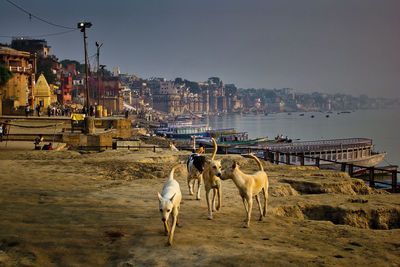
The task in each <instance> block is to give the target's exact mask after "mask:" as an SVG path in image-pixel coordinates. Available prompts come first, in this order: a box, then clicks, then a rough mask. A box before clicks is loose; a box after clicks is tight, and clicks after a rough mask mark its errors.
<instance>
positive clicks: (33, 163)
mask: <svg viewBox="0 0 400 267" xmlns="http://www.w3.org/2000/svg"><path fill="white" fill-rule="evenodd" d="M187 155H188V153H186V152H179V153H172V152H170V151H164V152H157V153H153V152H133V151H105V152H101V153H85V154H80V153H78V152H76V151H60V152H56V151H21V150H19V151H17V150H7V151H5V150H0V168H1V170H2V171H1V174H0V217H1V219H0V266H144V265H146V266H149V265H151V266H165V265H173V266H178V265H180V266H209V265H211V266H219V265H225V266H243V265H247V266H260V265H277V266H288V265H289V266H290V265H292V266H298V265H309V266H332V265H340V266H348V265H357V266H362V265H369V266H398V265H400V239H399V236H400V230H399V228H400V197H399V196H398V195H391V194H385V193H382V192H379V191H373V190H371V189H369V188H368V187H366V186H365V185H364V184H363V182H361V181H360V180H356V179H351V178H348V176H347V175H346V174H344V173H336V172H330V171H324V170H318V169H316V168H314V167H295V166H273V165H270V164H268V163H265V162H264V166H265V169H266V170H267V173H268V174H269V177H270V187H271V188H270V198H269V201H268V202H269V206H268V216H267V218H266V219H265V220H264V221H263V222H258V221H257V218H258V213H257V212H258V211H257V209H256V207H254V210H253V216H252V224H251V228H250V229H245V228H242V226H243V219H244V218H245V213H244V209H243V205H242V202H241V199H240V197H239V195H238V193H237V189H236V187H235V186H234V184H233V183H232V181H224V182H223V198H222V201H223V203H222V210H221V211H220V212H217V213H215V216H214V220H211V221H210V220H207V210H206V202H205V199H204V190H202V199H201V200H200V201H196V200H194V198H193V197H192V196H189V195H188V192H187V186H186V181H185V180H186V179H185V177H186V170H185V168H184V167H182V168H180V169H179V170H178V171H177V173H176V175H175V177H176V179H177V180H178V181H179V183H180V185H181V189H182V192H183V200H182V207H181V221H182V225H183V227H182V228H177V230H176V234H175V243H174V246H173V247H167V246H166V245H165V244H166V240H167V238H166V237H165V236H164V235H163V227H162V223H161V220H160V217H159V211H158V201H157V192H158V191H161V190H162V186H163V183H164V182H165V180H166V177H167V174H168V172H169V170H170V167H171V166H172V165H173V164H174V163H175V162H176V161H178V160H184V159H186V157H187ZM217 158H220V159H223V164H224V165H229V164H230V163H231V162H232V160H234V159H236V160H238V161H239V162H240V163H241V165H242V166H243V168H242V169H243V170H244V171H247V172H251V171H254V170H255V169H256V166H255V164H254V162H253V161H252V160H250V159H245V158H240V156H229V157H226V156H218V155H217Z"/></svg>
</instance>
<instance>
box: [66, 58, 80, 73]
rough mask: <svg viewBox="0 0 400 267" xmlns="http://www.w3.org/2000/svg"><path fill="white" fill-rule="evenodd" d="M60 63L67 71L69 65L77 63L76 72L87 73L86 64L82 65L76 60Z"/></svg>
mask: <svg viewBox="0 0 400 267" xmlns="http://www.w3.org/2000/svg"><path fill="white" fill-rule="evenodd" d="M60 63H61V65H62V66H63V68H64V69H66V68H67V66H68V65H69V64H72V63H75V68H76V70H77V71H78V72H80V73H85V64H81V63H79V62H78V61H76V60H72V59H64V60H61V61H60Z"/></svg>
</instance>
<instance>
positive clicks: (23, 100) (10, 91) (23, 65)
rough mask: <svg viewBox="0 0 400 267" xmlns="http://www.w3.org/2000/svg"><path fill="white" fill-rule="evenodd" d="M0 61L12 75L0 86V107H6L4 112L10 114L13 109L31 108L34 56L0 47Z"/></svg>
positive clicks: (34, 68) (33, 83)
mask: <svg viewBox="0 0 400 267" xmlns="http://www.w3.org/2000/svg"><path fill="white" fill-rule="evenodd" d="M0 63H1V64H3V65H4V66H6V67H7V68H8V69H9V70H10V71H11V73H12V75H13V76H12V78H11V79H10V80H9V81H8V82H7V83H6V84H4V85H3V86H1V87H0V93H1V101H2V102H4V103H3V105H2V107H3V109H4V108H5V107H7V108H6V109H7V111H5V113H4V114H7V113H11V114H12V113H13V111H15V112H17V110H20V109H24V108H25V107H26V106H30V107H31V108H33V103H34V94H33V88H34V87H35V72H36V58H35V57H34V56H31V54H30V53H29V52H23V51H17V50H15V49H12V48H9V47H0ZM5 102H7V103H5ZM17 113H20V112H17Z"/></svg>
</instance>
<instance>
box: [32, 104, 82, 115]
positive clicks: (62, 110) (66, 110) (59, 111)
mask: <svg viewBox="0 0 400 267" xmlns="http://www.w3.org/2000/svg"><path fill="white" fill-rule="evenodd" d="M42 111H43V107H42V106H40V105H36V107H35V109H31V107H30V106H26V107H25V116H26V117H28V116H29V115H30V114H33V113H36V116H37V117H40V115H41V114H42ZM73 112H75V110H74V109H72V108H70V107H68V106H67V107H64V106H48V107H47V110H46V113H47V116H49V117H51V116H67V117H69V116H70V115H71V113H73Z"/></svg>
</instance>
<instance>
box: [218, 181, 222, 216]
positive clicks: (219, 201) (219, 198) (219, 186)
mask: <svg viewBox="0 0 400 267" xmlns="http://www.w3.org/2000/svg"><path fill="white" fill-rule="evenodd" d="M217 185H218V188H217V193H218V205H217V210H220V209H221V205H222V204H221V200H222V191H221V181H218V182H217Z"/></svg>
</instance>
